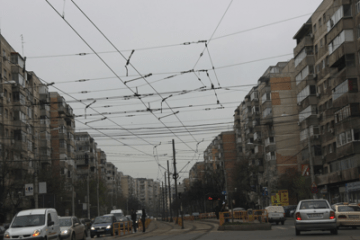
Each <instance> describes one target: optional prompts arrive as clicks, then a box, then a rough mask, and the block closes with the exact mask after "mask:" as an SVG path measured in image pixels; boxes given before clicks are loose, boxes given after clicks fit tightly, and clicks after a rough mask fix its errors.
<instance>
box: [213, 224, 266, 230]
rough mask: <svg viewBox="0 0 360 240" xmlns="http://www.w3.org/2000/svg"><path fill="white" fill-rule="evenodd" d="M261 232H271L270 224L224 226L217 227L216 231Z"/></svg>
mask: <svg viewBox="0 0 360 240" xmlns="http://www.w3.org/2000/svg"><path fill="white" fill-rule="evenodd" d="M258 230H260V231H262V230H271V224H270V223H262V224H246V225H225V226H219V228H218V231H258Z"/></svg>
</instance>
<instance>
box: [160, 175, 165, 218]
mask: <svg viewBox="0 0 360 240" xmlns="http://www.w3.org/2000/svg"><path fill="white" fill-rule="evenodd" d="M161 190H162V191H161V192H162V205H163V209H162V215H163V221H164V220H165V198H164V196H165V191H164V182H161Z"/></svg>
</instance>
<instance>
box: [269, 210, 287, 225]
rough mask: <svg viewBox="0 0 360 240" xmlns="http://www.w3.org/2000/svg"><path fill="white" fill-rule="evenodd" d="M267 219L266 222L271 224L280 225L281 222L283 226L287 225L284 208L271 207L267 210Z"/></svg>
mask: <svg viewBox="0 0 360 240" xmlns="http://www.w3.org/2000/svg"><path fill="white" fill-rule="evenodd" d="M265 210H266V214H267V217H265V219H266V221H267V222H269V223H273V222H274V223H276V225H278V224H279V223H280V222H281V225H284V223H285V220H286V218H285V210H284V208H283V207H282V206H269V207H266V208H265Z"/></svg>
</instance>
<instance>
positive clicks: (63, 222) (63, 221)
mask: <svg viewBox="0 0 360 240" xmlns="http://www.w3.org/2000/svg"><path fill="white" fill-rule="evenodd" d="M59 222H60V227H68V226H71V225H72V223H71V218H59Z"/></svg>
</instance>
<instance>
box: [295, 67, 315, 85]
mask: <svg viewBox="0 0 360 240" xmlns="http://www.w3.org/2000/svg"><path fill="white" fill-rule="evenodd" d="M313 73H314V66H306V67H305V68H304V69H303V70H301V72H299V74H298V75H296V77H295V79H296V84H299V83H301V81H302V80H304V79H305V78H306V77H307V76H308V75H309V74H313Z"/></svg>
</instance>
